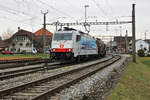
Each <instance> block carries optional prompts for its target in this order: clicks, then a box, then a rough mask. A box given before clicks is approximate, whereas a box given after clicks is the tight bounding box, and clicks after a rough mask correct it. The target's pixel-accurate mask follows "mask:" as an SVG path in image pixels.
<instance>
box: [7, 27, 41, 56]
mask: <svg viewBox="0 0 150 100" xmlns="http://www.w3.org/2000/svg"><path fill="white" fill-rule="evenodd" d="M5 42H6V43H7V44H9V45H8V47H7V48H5V50H7V51H12V52H16V53H21V52H26V53H29V52H32V50H33V48H36V44H37V42H38V41H36V39H35V37H34V34H33V33H32V32H29V31H26V30H23V29H20V28H19V29H18V31H17V32H16V33H15V34H14V35H13V36H12V37H10V38H9V39H7V40H5ZM39 45H40V44H39Z"/></svg>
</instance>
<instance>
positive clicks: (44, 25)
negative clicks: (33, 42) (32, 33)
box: [41, 10, 48, 54]
mask: <svg viewBox="0 0 150 100" xmlns="http://www.w3.org/2000/svg"><path fill="white" fill-rule="evenodd" d="M41 13H42V14H43V15H44V24H43V29H44V31H43V54H45V51H46V48H45V46H46V40H45V38H46V14H48V10H47V12H43V11H41Z"/></svg>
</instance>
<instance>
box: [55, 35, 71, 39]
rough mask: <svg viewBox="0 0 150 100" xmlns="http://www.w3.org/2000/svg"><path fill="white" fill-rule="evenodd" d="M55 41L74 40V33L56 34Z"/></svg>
mask: <svg viewBox="0 0 150 100" xmlns="http://www.w3.org/2000/svg"><path fill="white" fill-rule="evenodd" d="M54 40H72V33H61V34H57V33H56V34H54Z"/></svg>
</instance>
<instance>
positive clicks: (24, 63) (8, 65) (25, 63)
mask: <svg viewBox="0 0 150 100" xmlns="http://www.w3.org/2000/svg"><path fill="white" fill-rule="evenodd" d="M45 62H50V61H49V60H48V59H34V60H25V61H24V60H20V61H12V62H9V63H7V62H6V63H4V62H3V63H2V62H1V63H0V70H3V69H8V68H17V67H22V66H28V65H35V64H40V63H45Z"/></svg>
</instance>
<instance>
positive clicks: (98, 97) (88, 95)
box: [49, 56, 128, 100]
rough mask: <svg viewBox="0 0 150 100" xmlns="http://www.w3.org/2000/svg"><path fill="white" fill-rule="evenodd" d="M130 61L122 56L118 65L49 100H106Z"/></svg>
mask: <svg viewBox="0 0 150 100" xmlns="http://www.w3.org/2000/svg"><path fill="white" fill-rule="evenodd" d="M127 63H128V59H127V57H125V56H122V59H121V60H120V61H118V62H117V63H115V64H113V65H111V66H109V67H108V68H105V69H103V70H101V71H99V72H98V73H96V74H95V75H92V76H91V77H88V78H86V79H84V80H82V81H80V82H79V83H78V84H75V85H73V86H71V87H69V88H67V89H64V90H63V91H61V92H60V93H57V94H56V95H55V96H52V97H50V99H49V100H104V97H105V96H106V95H108V94H109V93H110V91H111V90H112V89H113V88H114V86H115V84H116V83H117V82H118V80H119V78H120V75H121V73H122V72H123V71H124V70H125V68H126V67H125V66H126V64H127Z"/></svg>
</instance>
